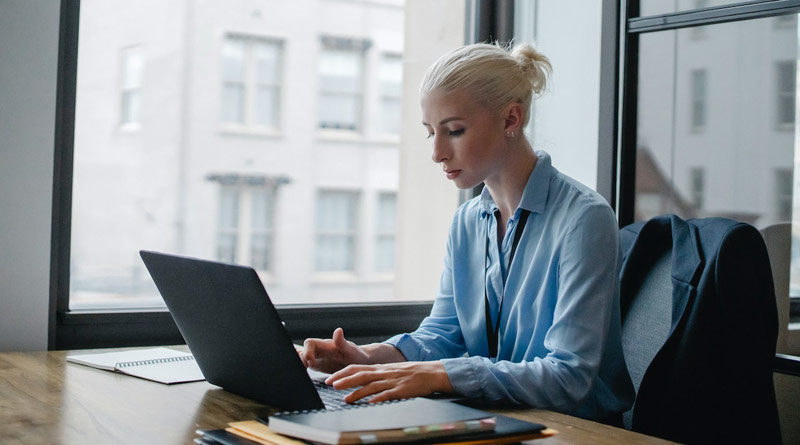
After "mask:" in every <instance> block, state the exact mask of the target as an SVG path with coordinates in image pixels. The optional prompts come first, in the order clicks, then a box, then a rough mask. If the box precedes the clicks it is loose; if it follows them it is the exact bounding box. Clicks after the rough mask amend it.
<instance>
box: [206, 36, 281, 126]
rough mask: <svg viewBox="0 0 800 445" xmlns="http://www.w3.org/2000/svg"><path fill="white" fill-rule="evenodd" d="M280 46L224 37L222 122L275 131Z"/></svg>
mask: <svg viewBox="0 0 800 445" xmlns="http://www.w3.org/2000/svg"><path fill="white" fill-rule="evenodd" d="M282 48H283V47H282V44H281V43H280V42H278V41H272V40H266V39H262V38H256V37H244V36H238V35H234V36H227V37H226V38H225V39H224V42H223V44H222V99H221V106H220V112H221V116H220V118H221V120H222V122H223V123H227V124H239V125H241V126H245V127H256V128H258V127H261V128H267V129H272V130H276V129H278V127H279V121H280V119H279V118H280V96H281V65H282V63H281V57H282V52H283V49H282Z"/></svg>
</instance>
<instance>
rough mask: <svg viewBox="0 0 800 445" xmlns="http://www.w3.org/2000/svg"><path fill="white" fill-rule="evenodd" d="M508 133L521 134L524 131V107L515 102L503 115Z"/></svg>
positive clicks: (507, 107)
mask: <svg viewBox="0 0 800 445" xmlns="http://www.w3.org/2000/svg"><path fill="white" fill-rule="evenodd" d="M503 118H504V120H505V127H504V128H503V130H505V132H506V133H512V134H519V133H520V132H521V130H522V105H521V104H519V103H518V102H514V103H512V104H509V105H508V106H506V109H505V112H504V113H503Z"/></svg>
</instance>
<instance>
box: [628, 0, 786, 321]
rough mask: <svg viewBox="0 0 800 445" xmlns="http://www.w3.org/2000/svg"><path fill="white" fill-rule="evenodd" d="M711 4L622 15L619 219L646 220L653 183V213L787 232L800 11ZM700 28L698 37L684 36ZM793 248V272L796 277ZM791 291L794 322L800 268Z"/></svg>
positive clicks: (655, 5) (647, 6) (652, 6)
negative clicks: (656, 201)
mask: <svg viewBox="0 0 800 445" xmlns="http://www.w3.org/2000/svg"><path fill="white" fill-rule="evenodd" d="M709 3H710V5H709V6H708V7H707V8H704V9H703V10H702V11H697V10H694V11H692V10H688V11H687V10H685V9H686V8H685V7H684V6H686V5H684V6H681V7H678V4H676V5H672V6H664V5H663V2H653V1H648V2H642V4H641V14H639V16H638V17H627V18H626V19H627V26H626V31H625V34H626V42H625V45H626V47H629V48H631V47H633V48H636V50H635V51H633V52H631V53H629V54H627V55H626V60H625V61H624V65H625V67H626V68H625V69H623V72H625V70H629V71H627V74H626V75H625V76H624V77H625V78H626V79H627V81H623V84H622V86H623V88H624V93H623V98H622V101H621V103H622V104H623V105H622V107H623V110H622V112H621V116H623V117H622V124H621V128H622V131H621V133H620V140H621V143H620V151H619V153H620V159H619V161H620V164H619V165H620V175H619V194H618V202H619V205H618V209H617V210H618V214H619V219H620V224H621V225H625V224H628V223H630V222H633V221H635V220H644V219H647V218H649V217H651V216H654V215H653V214H652V213H651V212H653V211H654V205H653V199H652V197H653V187H651V185H652V184H656V183H660V184H661V186H659V187H658V188H659V189H661V190H662V191H661V193H660V196H661V198H662V199H660V202H661V203H662V204H664V205H661V206H659V207H658V209H657V211H658V212H659V213H676V214H678V215H679V216H682V217H684V218H691V217H696V216H702V217H706V216H720V217H727V218H731V219H735V220H738V221H742V222H746V223H749V224H752V225H753V226H755V227H756V228H757V229H761V228H764V227H766V226H768V225H771V224H774V223H777V222H781V221H787V220H789V221H792V225H793V227H794V229H793V230H796V228H797V227H798V225H800V223H799V222H798V221H797V218H798V214H800V212H798V211H796V209H797V208H798V207H800V206H799V205H798V202H800V196H799V195H798V194H797V193H795V190H796V183H795V182H794V176H795V170H796V166H797V161H796V159H797V156H796V153H797V152H798V151H797V149H798V146H797V142H796V139H797V134H796V119H797V116H796V112H795V110H796V108H795V107H796V104H795V102H796V90H797V79H796V75H797V73H796V65H797V60H798V29H797V25H796V23H797V22H796V17H797V12H798V9H800V8H799V7H798V6H797V5H796V4H794V3H792V2H787V1H781V0H777V1H771V2H748V3H747V4H744V3H743V4H741V5H728V4H727V3H728V2H727V1H719V2H717V1H712V2H709ZM664 8H666V9H667V10H665V9H664ZM672 9H678V10H680V12H677V13H674V14H672V13H671V11H672ZM631 11H633V12H636V8H633V9H630V10H628V12H631ZM787 12H789V14H787ZM665 13H666V15H658V16H653V15H651V14H665ZM698 25H702V26H703V28H704V32H705V34H706V38H704V39H702V41H697V39H693V38H692V29H693V27H695V26H698ZM784 25H791V26H784ZM742 42H746V44H742ZM634 70H636V72H634ZM711 73H713V79H712V78H711V76H712V74H711ZM633 79H635V81H634V80H633ZM634 116H635V117H634ZM712 117H713V119H712ZM699 129H702V133H701V134H698V132H697V130H699ZM712 177H713V178H714V180H713V181H711V180H708V179H709V178H712ZM648 178H649V179H652V178H660V179H658V180H657V181H650V180H649V179H648ZM796 244H797V243H794V242H793V243H792V246H791V255H792V264H791V270H792V271H797V270H800V254H798V252H800V249H798V248H797V246H796ZM789 248H790V246H787V249H789ZM790 287H791V289H792V290H791V293H792V295H794V296H793V302H792V307H793V309H792V314H793V315H792V317H793V319H797V317H798V315H800V313H798V311H797V307H798V298H797V295H795V294H797V292H796V290H797V289H800V274H799V273H794V272H792V274H791V277H790Z"/></svg>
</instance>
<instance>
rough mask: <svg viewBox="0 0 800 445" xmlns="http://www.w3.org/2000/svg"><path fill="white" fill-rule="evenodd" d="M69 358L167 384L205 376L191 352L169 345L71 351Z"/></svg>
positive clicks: (190, 380) (202, 378) (87, 364)
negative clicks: (86, 351)
mask: <svg viewBox="0 0 800 445" xmlns="http://www.w3.org/2000/svg"><path fill="white" fill-rule="evenodd" d="M67 361H68V362H72V363H78V364H81V365H86V366H91V367H93V368H98V369H105V370H107V371H116V372H120V373H123V374H128V375H132V376H134V377H139V378H142V379H147V380H152V381H154V382H159V383H165V384H172V383H184V382H197V381H200V380H205V378H204V377H203V373H202V372H200V368H199V367H198V366H197V363H196V362H195V360H194V356H192V354H189V353H188V352H183V351H177V350H174V349H169V348H148V349H132V350H129V351H119V352H103V353H99V354H80V355H71V356H68V357H67Z"/></svg>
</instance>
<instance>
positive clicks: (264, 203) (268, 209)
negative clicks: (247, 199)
mask: <svg viewBox="0 0 800 445" xmlns="http://www.w3.org/2000/svg"><path fill="white" fill-rule="evenodd" d="M251 197H252V199H253V208H252V211H251V212H250V213H251V216H252V223H251V224H252V228H253V230H262V229H263V230H271V229H272V190H271V189H266V188H263V187H259V188H254V189H253V190H252V191H251Z"/></svg>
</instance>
